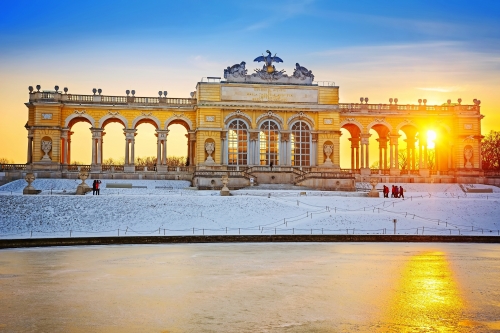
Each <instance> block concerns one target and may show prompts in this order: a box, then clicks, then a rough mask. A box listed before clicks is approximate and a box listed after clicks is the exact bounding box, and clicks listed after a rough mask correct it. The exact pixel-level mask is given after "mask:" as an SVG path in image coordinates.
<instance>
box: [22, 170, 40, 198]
mask: <svg viewBox="0 0 500 333" xmlns="http://www.w3.org/2000/svg"><path fill="white" fill-rule="evenodd" d="M24 180H26V182H28V186H26V187H25V188H24V189H23V194H24V195H32V194H38V193H40V192H42V191H41V190H37V189H35V188H34V187H33V186H31V183H33V182H34V181H35V175H34V174H32V173H27V174H26V177H24Z"/></svg>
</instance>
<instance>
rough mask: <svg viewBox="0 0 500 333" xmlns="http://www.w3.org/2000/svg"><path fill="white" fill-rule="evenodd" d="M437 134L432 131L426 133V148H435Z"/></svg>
mask: <svg viewBox="0 0 500 333" xmlns="http://www.w3.org/2000/svg"><path fill="white" fill-rule="evenodd" d="M436 138H437V134H436V132H434V131H433V130H428V131H427V147H428V148H430V149H433V148H434V147H435V146H436Z"/></svg>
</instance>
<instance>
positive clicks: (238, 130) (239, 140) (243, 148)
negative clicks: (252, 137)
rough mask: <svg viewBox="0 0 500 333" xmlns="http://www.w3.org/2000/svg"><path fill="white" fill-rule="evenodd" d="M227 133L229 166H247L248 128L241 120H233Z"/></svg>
mask: <svg viewBox="0 0 500 333" xmlns="http://www.w3.org/2000/svg"><path fill="white" fill-rule="evenodd" d="M228 128H229V130H228V131H227V150H228V164H229V165H247V164H248V162H247V161H248V127H247V124H245V122H243V120H240V119H236V120H233V121H232V122H231V123H230V124H229V126H228Z"/></svg>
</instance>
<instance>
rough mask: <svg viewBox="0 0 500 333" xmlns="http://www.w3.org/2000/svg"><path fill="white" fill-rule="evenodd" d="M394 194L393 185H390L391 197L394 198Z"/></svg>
mask: <svg viewBox="0 0 500 333" xmlns="http://www.w3.org/2000/svg"><path fill="white" fill-rule="evenodd" d="M395 196H396V191H395V190H394V185H392V189H391V198H394V197H395Z"/></svg>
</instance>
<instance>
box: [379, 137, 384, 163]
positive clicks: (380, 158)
mask: <svg viewBox="0 0 500 333" xmlns="http://www.w3.org/2000/svg"><path fill="white" fill-rule="evenodd" d="M383 165H384V163H383V162H382V147H381V145H380V141H379V145H378V169H379V170H382V169H383Z"/></svg>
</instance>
